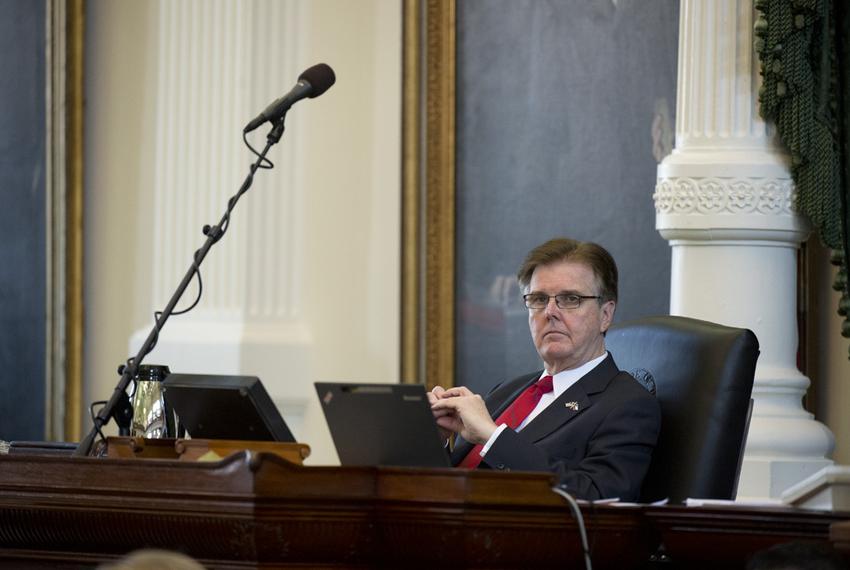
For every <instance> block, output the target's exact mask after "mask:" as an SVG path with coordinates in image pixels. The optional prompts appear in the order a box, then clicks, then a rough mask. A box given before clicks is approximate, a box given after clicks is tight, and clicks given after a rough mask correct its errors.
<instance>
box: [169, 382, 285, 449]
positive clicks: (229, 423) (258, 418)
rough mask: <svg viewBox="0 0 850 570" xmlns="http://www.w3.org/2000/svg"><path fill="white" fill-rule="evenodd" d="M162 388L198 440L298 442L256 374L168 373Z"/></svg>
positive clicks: (171, 404) (182, 421) (187, 429)
mask: <svg viewBox="0 0 850 570" xmlns="http://www.w3.org/2000/svg"><path fill="white" fill-rule="evenodd" d="M163 388H164V389H165V400H166V402H167V403H168V405H169V406H171V407H172V408H173V409H174V411H175V412H177V417H178V418H180V422H181V423H182V424H183V425H184V426H185V428H186V431H188V432H189V435H191V436H192V437H193V438H195V439H232V440H242V441H286V442H294V441H295V438H294V437H293V436H292V432H290V431H289V427H287V425H286V422H284V421H283V418H282V417H281V415H280V412H278V410H277V407H275V405H274V402H272V399H271V398H270V397H269V394H268V392H266V389H265V388H264V387H263V383H262V382H260V379H259V378H257V377H256V376H217V375H212V374H169V375H168V377H167V378H166V379H165V380H164V381H163Z"/></svg>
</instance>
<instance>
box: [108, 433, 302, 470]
mask: <svg viewBox="0 0 850 570" xmlns="http://www.w3.org/2000/svg"><path fill="white" fill-rule="evenodd" d="M106 450H107V456H108V457H111V458H113V459H179V460H180V461H198V460H205V461H213V460H219V459H224V458H225V457H228V456H230V455H233V454H234V453H238V452H240V451H252V452H254V453H259V452H265V453H271V454H274V455H277V456H279V457H281V458H282V459H285V460H287V461H289V462H291V463H294V464H296V465H303V464H304V459H306V458H307V457H309V456H310V446H309V445H307V444H305V443H289V442H279V441H236V440H224V439H180V438H178V439H144V438H141V437H116V436H110V437H108V438H107V441H106Z"/></svg>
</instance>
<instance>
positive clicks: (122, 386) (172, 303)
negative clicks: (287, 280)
mask: <svg viewBox="0 0 850 570" xmlns="http://www.w3.org/2000/svg"><path fill="white" fill-rule="evenodd" d="M285 118H286V115H285V114H284V115H282V116H281V117H280V118H279V119H278V120H276V121H275V122H274V126H273V127H272V130H271V131H270V132H269V134H268V135H267V137H266V141H267V142H266V146H265V148H264V149H263V151H262V152H260V153H259V154H258V155H257V157H258V158H257V160H256V161H255V162H254V163H253V164H251V168H250V172H249V173H248V176H246V177H245V181H244V182H242V186H240V187H239V191H238V192H237V193H236V194H235V195H234V196H233V197H232V198H230V200H228V202H227V210H226V211H225V213H224V215H223V216H222V217H221V220H220V221H219V223H218V224H217V225H215V226H212V227H210V228H204V233H205V234H206V236H207V239H206V241H205V242H204V244H203V245H202V246H201V248H200V249H198V250H197V251H195V255H194V257H193V259H192V264H191V265H190V266H189V270H188V271H187V272H186V275H184V276H183V279H182V280H181V281H180V284H179V285H178V286H177V289H176V290H175V291H174V294H172V295H171V299H170V300H169V301H168V304H166V306H165V309H163V310H162V313H161V314H160V316H159V318H155V319H154V325H153V328H152V329H151V332H150V333H149V334H148V336H147V338H146V339H145V342H144V343H142V347H141V348H140V349H139V352H138V353H137V354H136V356H135V357H134V358H133V359H132V360H131V362H130V363H129V364H128V365H127V366H125V367H124V370H123V371H122V372H121V379H120V380H119V381H118V385H117V386H115V390H113V392H112V396H111V397H110V398H109V401H108V402H107V403H106V405H104V406H103V407H102V408H101V409H100V411H99V412H98V413H97V415H96V416H95V417H94V420H93V421H94V427H92V429H91V430H90V431H89V434H88V435H87V436H86V437H85V438H83V439H82V440H80V443H79V445H77V448H76V449H75V450H74V455H75V456H87V455H89V454H91V451H92V446H93V445H94V439H95V437H97V435H98V434H99V433H101V428H102V427H103V426H105V425H106V424H107V423H109V419H110V418H111V417H113V414H114V412H115V410H116V407H117V406H118V404H119V402H120V401H121V398H122V395H123V394H126V391H127V387H128V386H129V385H130V381H131V380H132V379H133V378H135V376H136V371H137V370H138V368H139V365H140V364H141V363H142V360H143V359H144V357H145V356H146V355H147V354H148V353H149V352H150V351H151V350H153V347H154V345H155V344H156V341H157V339H158V338H159V331H161V330H162V328H163V326H164V325H165V322H166V321H167V320H168V318H169V317H170V316H171V315H172V313H173V312H174V307H176V306H177V303H178V302H179V301H180V298H181V297H182V296H183V293H184V292H185V291H186V288H187V287H188V286H189V283H190V282H191V281H192V278H193V277H194V276H195V273H196V272H197V271H199V269H200V267H201V262H203V260H204V258H205V257H206V256H207V253H208V252H209V250H210V248H211V247H212V246H213V245H214V244H215V243H216V242H217V241H218V240H219V239H221V237H222V236H223V235H224V231H226V229H227V228H226V225H229V224H230V212H232V211H233V208H235V207H236V203H237V202H238V201H239V198H240V197H241V196H242V194H244V193H245V192H247V191H248V189H249V188H250V187H251V184H252V183H253V182H254V173H256V172H257V170H259V168H260V165H261V164H262V162H263V161H264V160H266V154H268V152H269V150H270V149H271V147H272V146H274V145H275V144H277V143H278V142H279V141H280V138H281V137H282V136H283V131H284V126H283V122H284V119H285ZM223 227H224V229H222V228H223Z"/></svg>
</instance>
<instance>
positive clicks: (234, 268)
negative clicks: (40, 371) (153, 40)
mask: <svg viewBox="0 0 850 570" xmlns="http://www.w3.org/2000/svg"><path fill="white" fill-rule="evenodd" d="M299 6H301V4H300V3H298V2H276V1H273V0H252V1H237V0H219V1H215V2H210V1H206V0H183V1H181V2H172V1H169V0H162V1H161V2H160V3H159V36H158V45H157V47H158V60H157V61H158V63H157V66H156V76H155V77H151V78H150V80H152V81H156V84H157V97H156V109H155V112H154V115H155V117H156V129H155V135H154V136H155V144H154V148H155V149H156V150H155V160H154V169H155V174H154V180H155V185H154V188H152V189H151V192H152V194H153V202H152V203H153V208H152V211H151V212H150V213H149V217H148V219H147V220H146V221H147V223H148V224H149V227H150V239H151V244H150V245H151V247H152V248H153V256H152V263H151V267H152V268H153V269H152V270H151V273H150V277H149V278H150V286H151V288H152V291H153V302H154V306H155V307H157V308H160V309H161V308H163V307H164V306H165V304H166V302H167V301H168V299H169V298H170V296H171V294H172V292H173V291H174V289H175V287H176V286H177V284H178V283H179V282H180V280H181V278H182V277H183V275H184V274H185V273H186V271H187V269H188V267H189V264H190V262H191V259H192V257H191V256H192V252H193V251H195V250H196V249H197V248H198V247H200V245H201V244H202V243H203V242H204V240H205V236H203V235H202V233H201V228H202V227H203V226H204V224H215V223H218V221H219V220H220V218H221V215H222V214H223V212H224V210H225V208H226V205H227V200H228V198H229V197H230V196H232V195H233V194H235V193H236V191H237V189H238V188H239V186H240V185H241V184H242V181H243V180H244V178H245V176H246V174H247V173H248V167H249V165H250V163H251V162H253V160H254V157H253V156H252V155H251V154H250V152H249V151H248V150H247V148H246V147H245V145H244V144H243V142H242V128H243V127H244V125H245V123H247V121H248V120H249V119H251V118H253V117H254V116H255V115H256V114H257V113H258V112H259V111H260V110H262V109H263V108H265V106H266V105H267V104H268V103H269V102H270V101H271V100H272V99H274V98H276V97H278V96H280V95H282V94H283V93H286V92H287V91H288V90H289V89H290V88H291V87H292V85H293V84H294V83H295V80H296V78H297V77H298V74H299V72H300V71H302V70H301V69H300V68H299V65H300V64H301V62H300V57H299V45H298V40H297V38H299V33H298V30H299V17H300V15H299ZM129 111H130V110H128V112H129ZM291 123H295V125H292V124H291ZM298 129H299V127H298V124H297V122H294V121H288V124H287V131H286V133H285V135H284V138H283V140H282V142H281V143H280V144H278V145H277V146H275V147H273V148H272V150H271V152H270V153H269V155H268V156H269V158H270V159H271V160H272V161H273V162H274V163H275V168H274V169H273V170H260V171H258V172H257V174H256V175H255V177H254V183H253V186H252V188H251V189H250V190H249V191H248V192H247V193H246V194H245V195H243V197H242V199H241V200H240V201H239V204H238V205H237V207H236V209H235V210H234V212H233V214H232V217H231V222H230V227H229V229H228V231H227V233H226V235H225V236H224V238H223V239H222V240H221V241H220V242H219V243H218V244H216V245H215V246H213V248H212V249H211V250H210V253H209V254H208V256H207V258H206V260H205V261H204V263H203V265H202V266H201V273H202V276H203V297H202V299H201V302H200V304H199V305H198V306H197V307H196V308H195V309H194V310H193V311H192V312H190V313H188V314H187V315H185V316H176V317H172V318H171V319H170V320H169V321H168V323H167V325H166V327H165V329H164V331H163V334H162V335H161V338H160V340H159V343H158V345H157V347H156V349H155V350H154V351H153V352H152V353H151V354H150V355H149V356H148V357H147V358H146V362H148V363H162V364H167V365H168V366H170V368H171V370H172V371H173V372H177V371H180V372H193V373H196V372H208V373H215V374H249V375H256V376H259V377H260V378H261V379H262V380H263V383H264V384H265V385H266V388H267V390H268V391H269V392H270V394H271V395H272V397H273V399H274V400H275V403H276V404H277V405H278V407H279V408H280V409H281V411H282V412H283V414H284V416H285V418H286V420H287V422H288V423H289V424H290V427H291V428H292V430H293V432H294V433H295V435H296V437H298V436H299V427H300V424H301V421H302V416H303V412H304V406H305V405H306V403H307V401H308V400H309V399H310V398H313V397H314V394H312V384H311V381H310V380H311V378H310V375H309V374H308V373H307V372H308V370H309V365H310V357H311V346H312V343H311V340H310V335H309V327H308V326H307V325H306V324H305V322H304V320H303V315H302V314H301V313H300V311H299V307H301V306H302V302H301V291H300V290H299V287H298V284H299V275H300V274H301V273H303V260H302V259H301V252H302V251H303V250H304V248H303V247H299V245H300V244H302V243H303V241H304V237H303V228H302V224H301V220H302V219H303V212H302V208H303V206H302V202H303V195H302V193H303V192H304V191H305V184H304V183H303V180H300V179H299V174H300V172H301V171H300V169H299V168H298V165H299V157H298V145H297V144H294V143H293V140H297V139H298V138H299V131H298ZM268 130H269V129H268V127H267V126H264V127H261V128H260V129H258V130H257V131H255V133H253V134H252V135H249V140H250V141H251V143H252V144H253V145H254V146H255V148H257V149H258V150H260V149H262V147H263V145H264V144H265V133H266V132H267V131H268ZM196 291H197V286H196V282H193V283H192V284H191V285H190V286H189V289H188V290H187V291H186V294H185V295H184V298H183V300H182V302H181V303H180V304H179V305H178V309H179V308H182V307H186V306H188V305H189V304H190V303H191V302H192V301H193V300H194V298H195V295H196ZM149 329H150V325H145V327H143V328H142V329H140V330H138V331H136V333H135V334H134V335H133V337H132V339H131V341H130V345H131V351H132V353H133V354H135V351H136V350H138V347H139V346H141V343H142V342H143V340H144V338H145V337H146V336H147V334H148V332H149ZM284 363H285V364H284Z"/></svg>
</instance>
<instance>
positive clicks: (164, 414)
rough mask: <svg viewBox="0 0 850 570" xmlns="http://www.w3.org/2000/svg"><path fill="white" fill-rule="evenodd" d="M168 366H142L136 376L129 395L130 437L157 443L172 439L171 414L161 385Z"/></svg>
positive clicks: (172, 414)
mask: <svg viewBox="0 0 850 570" xmlns="http://www.w3.org/2000/svg"><path fill="white" fill-rule="evenodd" d="M169 373H170V371H169V370H168V366H163V365H161V364H142V365H141V366H139V370H138V371H137V372H136V379H135V384H136V389H135V391H134V392H133V423H132V425H131V426H130V435H131V436H132V437H144V438H148V439H159V438H167V437H176V430H175V421H174V413H173V412H172V411H171V410H170V409H169V407H168V405H167V404H166V402H165V392H164V390H163V389H162V381H163V380H165V378H166V377H167V376H168V374H169Z"/></svg>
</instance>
